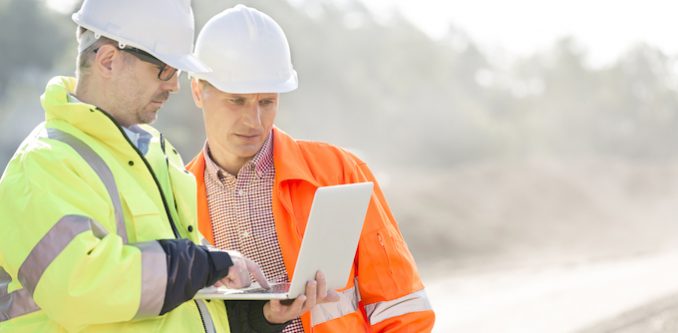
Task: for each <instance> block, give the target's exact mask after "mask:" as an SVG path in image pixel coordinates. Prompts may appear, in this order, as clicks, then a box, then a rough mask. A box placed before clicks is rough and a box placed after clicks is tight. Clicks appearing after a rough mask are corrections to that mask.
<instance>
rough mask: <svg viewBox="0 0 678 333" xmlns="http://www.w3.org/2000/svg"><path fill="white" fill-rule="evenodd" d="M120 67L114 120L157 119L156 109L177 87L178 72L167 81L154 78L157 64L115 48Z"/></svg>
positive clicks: (126, 122)
mask: <svg viewBox="0 0 678 333" xmlns="http://www.w3.org/2000/svg"><path fill="white" fill-rule="evenodd" d="M119 52H120V53H121V54H120V55H121V56H122V57H123V63H124V65H123V66H124V68H122V70H121V71H119V73H118V75H117V77H116V80H117V82H116V83H117V84H116V85H114V89H115V90H116V91H115V94H114V95H115V96H116V98H117V102H116V108H117V109H118V110H119V114H120V115H121V116H120V118H121V119H118V120H119V121H120V122H121V123H122V125H123V126H130V125H133V124H149V123H152V122H153V121H155V119H156V118H157V113H158V110H159V109H160V108H161V107H162V106H163V105H164V103H165V101H167V99H168V98H169V95H170V93H172V92H176V91H178V90H179V80H178V76H179V75H178V74H177V75H174V76H173V77H172V78H171V79H169V80H168V81H161V80H160V79H159V78H158V72H159V71H160V67H159V66H158V65H155V64H151V63H148V62H145V61H142V60H140V59H138V58H137V57H135V56H133V55H131V54H127V53H126V52H122V51H119Z"/></svg>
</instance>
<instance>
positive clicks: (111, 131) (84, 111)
mask: <svg viewBox="0 0 678 333" xmlns="http://www.w3.org/2000/svg"><path fill="white" fill-rule="evenodd" d="M75 84H76V79H75V78H73V77H65V76H57V77H54V78H52V79H51V80H50V81H49V82H48V83H47V86H46V87H45V92H44V93H43V94H42V96H40V101H41V104H42V108H43V109H44V110H45V120H46V121H47V122H48V123H49V122H66V123H68V124H70V125H71V126H74V127H76V128H77V129H79V130H80V131H82V132H84V133H86V134H87V135H89V136H91V137H93V138H96V139H97V140H99V141H101V142H103V143H105V144H106V145H108V146H111V147H112V148H117V149H120V150H125V149H128V147H129V146H130V145H129V143H128V142H127V140H126V139H125V136H124V134H123V132H122V128H121V127H120V126H119V125H118V124H117V123H116V122H115V120H114V119H113V118H112V117H111V116H110V115H108V114H106V113H105V112H104V111H103V110H101V109H99V108H97V107H96V106H95V105H92V104H87V103H82V102H80V101H73V102H71V101H70V100H69V98H68V95H69V94H72V93H73V92H74V91H75ZM145 129H146V128H145Z"/></svg>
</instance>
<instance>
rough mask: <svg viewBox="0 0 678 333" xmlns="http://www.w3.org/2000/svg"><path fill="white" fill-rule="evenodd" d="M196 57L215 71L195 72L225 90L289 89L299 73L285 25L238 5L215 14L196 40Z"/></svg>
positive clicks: (283, 90)
mask: <svg viewBox="0 0 678 333" xmlns="http://www.w3.org/2000/svg"><path fill="white" fill-rule="evenodd" d="M195 53H196V56H197V57H198V58H199V59H200V60H201V61H203V62H204V63H205V64H207V65H208V66H209V67H211V68H212V69H213V70H214V71H213V72H212V73H202V74H200V73H193V74H192V76H193V77H195V78H198V79H203V80H206V81H208V82H209V83H211V84H212V85H213V86H215V87H216V88H218V89H219V90H221V91H224V92H230V93H259V92H279V93H282V92H288V91H292V90H294V89H296V88H297V86H298V78H297V72H296V71H295V70H294V68H293V66H292V61H291V55H290V48H289V44H288V43H287V38H286V37H285V33H284V32H283V30H282V28H281V27H280V26H279V25H278V24H277V23H276V22H275V21H274V20H273V19H272V18H271V17H270V16H268V15H266V14H264V13H262V12H260V11H258V10H256V9H254V8H250V7H247V6H244V5H237V6H235V7H233V8H230V9H227V10H225V11H223V12H221V13H219V14H217V15H216V16H214V17H212V18H211V19H210V20H209V21H208V22H207V23H206V24H205V26H204V27H203V28H202V30H201V31H200V34H199V35H198V39H197V41H196V49H195Z"/></svg>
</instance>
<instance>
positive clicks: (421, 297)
mask: <svg viewBox="0 0 678 333" xmlns="http://www.w3.org/2000/svg"><path fill="white" fill-rule="evenodd" d="M426 310H431V303H429V301H428V297H427V296H426V291H424V290H423V289H422V290H419V291H416V292H413V293H411V294H408V295H405V296H403V297H400V298H398V299H394V300H392V301H384V302H378V303H373V304H368V305H365V312H367V317H368V318H370V324H372V325H375V324H377V323H380V322H382V321H384V320H386V319H389V318H393V317H397V316H400V315H404V314H406V313H410V312H419V311H426Z"/></svg>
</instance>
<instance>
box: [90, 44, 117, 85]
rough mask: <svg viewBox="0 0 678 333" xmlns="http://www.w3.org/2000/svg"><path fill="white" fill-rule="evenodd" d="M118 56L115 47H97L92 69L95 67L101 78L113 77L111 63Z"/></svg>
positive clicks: (105, 45)
mask: <svg viewBox="0 0 678 333" xmlns="http://www.w3.org/2000/svg"><path fill="white" fill-rule="evenodd" d="M119 55H120V54H119V52H118V50H117V49H116V48H115V46H113V45H111V44H104V45H102V46H100V47H99V50H98V51H97V53H96V57H94V64H93V66H92V67H95V68H96V70H97V71H98V72H99V73H100V74H101V75H102V76H103V77H105V78H110V77H111V76H112V75H113V62H114V61H115V60H116V58H117V56H119Z"/></svg>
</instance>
